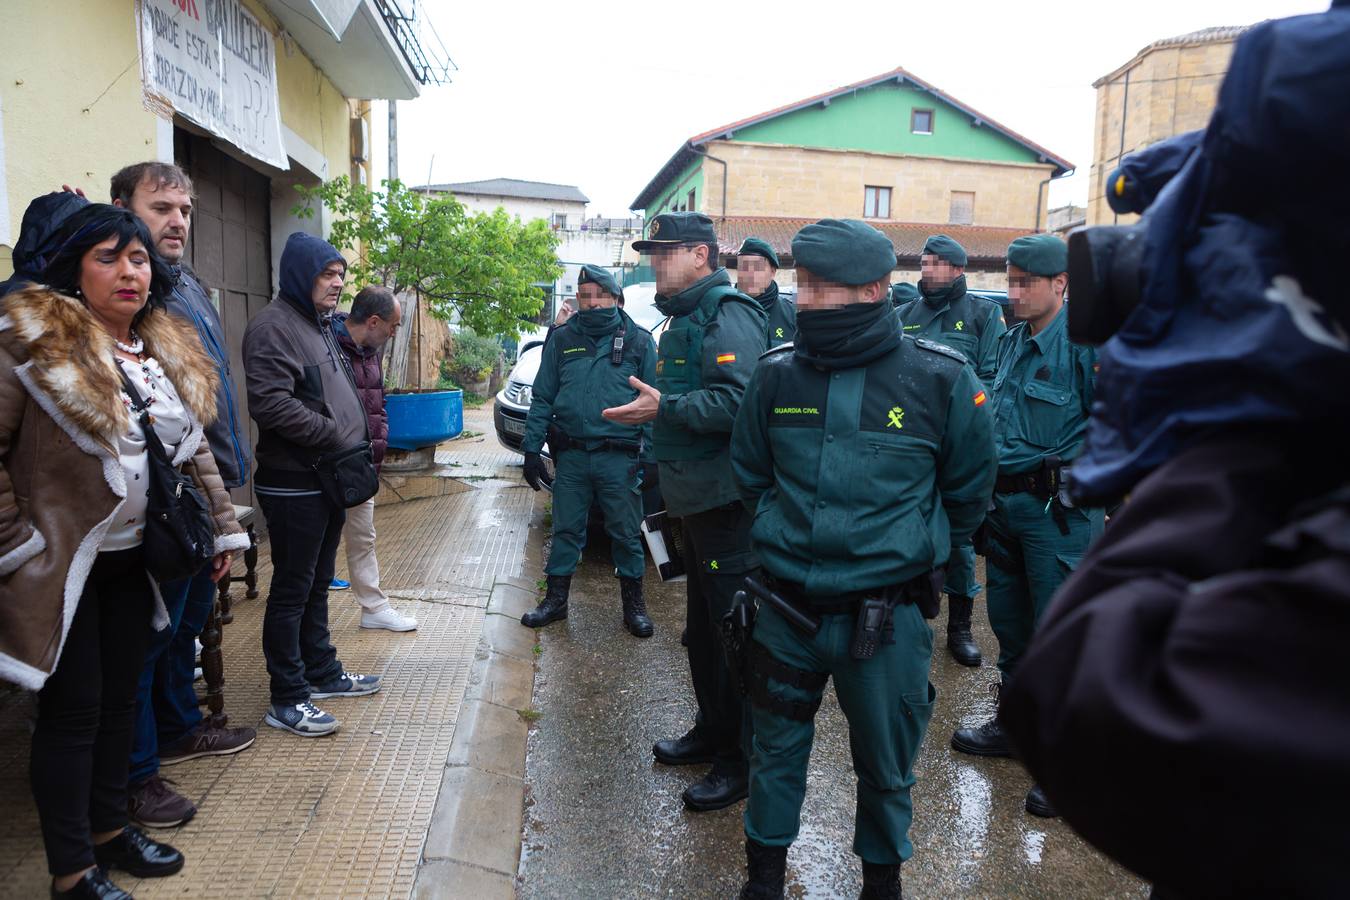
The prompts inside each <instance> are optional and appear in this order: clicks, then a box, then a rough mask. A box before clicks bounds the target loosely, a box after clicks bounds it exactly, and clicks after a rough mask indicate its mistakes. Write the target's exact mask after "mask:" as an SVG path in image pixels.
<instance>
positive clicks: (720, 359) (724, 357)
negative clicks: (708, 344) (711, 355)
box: [717, 353, 736, 366]
mask: <svg viewBox="0 0 1350 900" xmlns="http://www.w3.org/2000/svg"><path fill="white" fill-rule="evenodd" d="M735 361H736V354H735V353H719V354H717V364H718V365H719V366H725V365H726V364H727V363H734V362H735Z"/></svg>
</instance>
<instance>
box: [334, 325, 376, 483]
mask: <svg viewBox="0 0 1350 900" xmlns="http://www.w3.org/2000/svg"><path fill="white" fill-rule="evenodd" d="M333 335H334V336H335V337H336V338H337V342H338V346H339V347H341V348H342V352H343V353H345V354H346V355H347V361H348V362H350V363H351V366H352V376H353V377H354V378H355V379H356V393H357V395H358V396H359V397H360V398H361V406H362V407H363V408H364V409H365V411H366V421H367V422H368V423H369V424H370V449H371V452H372V453H373V454H374V457H375V468H376V469H377V470H378V469H379V468H380V463H382V462H383V461H384V451H385V450H387V449H388V447H389V413H387V412H386V411H385V408H384V370H383V365H384V348H382V347H381V348H376V349H371V348H370V347H362V346H361V345H359V344H357V343H356V341H355V340H354V339H353V338H352V336H351V332H349V331H347V314H346V313H335V314H334V315H333Z"/></svg>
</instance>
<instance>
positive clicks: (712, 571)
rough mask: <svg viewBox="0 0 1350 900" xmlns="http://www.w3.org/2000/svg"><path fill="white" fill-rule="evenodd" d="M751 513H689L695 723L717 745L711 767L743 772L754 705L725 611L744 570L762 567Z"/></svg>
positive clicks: (722, 509)
mask: <svg viewBox="0 0 1350 900" xmlns="http://www.w3.org/2000/svg"><path fill="white" fill-rule="evenodd" d="M751 521H752V516H751V515H750V512H749V511H748V510H747V509H746V508H745V506H744V505H743V504H741V503H739V502H737V503H730V504H728V505H726V506H719V507H717V508H716V509H710V510H706V511H704V512H700V513H695V514H693V515H689V516H685V517H684V518H683V519H682V520H681V522H682V528H683V532H684V542H683V543H684V568H685V571H686V572H687V573H688V576H689V581H688V584H687V588H688V606H687V609H686V615H687V623H688V626H689V676H690V679H691V680H692V681H693V683H694V697H695V699H696V700H697V701H698V717H697V719H695V722H694V728H695V730H696V732H697V733H698V735H699V737H701V738H703V739H704V740H706V741H708V742H710V743H711V744H712V745H713V746H714V747H716V748H717V750H716V752H717V758H716V761H715V762H714V764H713V768H714V769H715V770H717V771H719V772H727V773H744V772H745V771H746V770H747V767H748V765H749V742H750V713H749V710H750V707H749V704H748V703H747V701H746V700H745V698H744V697H742V696H741V694H740V693H739V692H738V691H737V690H736V682H735V679H734V678H733V677H732V674H731V672H730V670H729V669H728V668H727V660H726V655H725V653H724V652H723V650H722V640H721V636H720V629H721V624H722V617H723V616H725V615H726V614H727V612H728V611H729V610H730V609H731V602H732V598H733V597H734V596H735V594H736V592H737V591H739V590H741V589H742V588H743V587H744V584H745V576H746V575H754V574H757V573H758V571H759V563H758V559H757V558H756V557H755V555H754V552H753V551H752V550H751V549H750V524H751Z"/></svg>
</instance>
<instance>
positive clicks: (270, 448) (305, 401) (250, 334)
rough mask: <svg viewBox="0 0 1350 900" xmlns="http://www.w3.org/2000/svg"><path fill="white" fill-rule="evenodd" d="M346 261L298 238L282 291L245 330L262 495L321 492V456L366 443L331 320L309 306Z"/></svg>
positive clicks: (292, 241) (308, 238)
mask: <svg viewBox="0 0 1350 900" xmlns="http://www.w3.org/2000/svg"><path fill="white" fill-rule="evenodd" d="M334 261H343V260H342V254H340V253H338V251H337V250H336V249H335V248H334V247H333V245H331V244H329V243H328V242H327V241H323V240H320V239H319V238H316V237H314V236H312V235H308V234H304V233H303V232H296V233H295V234H292V235H291V236H290V238H289V239H288V240H287V241H286V249H285V250H284V251H282V254H281V290H280V291H279V293H278V295H277V298H276V299H275V300H273V301H272V302H271V303H270V304H268V306H267V308H266V309H264V310H263V311H262V312H260V313H258V315H256V316H254V317H253V319H252V320H251V321H250V322H249V323H248V328H246V329H245V330H244V375H245V378H246V381H247V384H248V405H249V415H250V416H251V417H252V418H253V421H255V422H256V423H257V424H258V445H257V450H256V454H257V460H258V472H257V475H256V476H255V477H254V481H255V484H256V486H257V489H258V490H259V491H262V492H266V489H267V488H269V487H270V488H283V489H292V490H294V489H305V490H317V489H318V480H317V478H316V477H315V475H314V473H313V471H312V470H311V468H310V465H311V463H312V462H313V460H314V458H315V457H316V456H317V455H319V454H321V453H329V452H332V451H334V450H342V449H346V448H348V447H353V446H355V445H357V444H359V443H361V442H362V441H365V440H367V439H368V437H367V431H366V414H365V410H364V409H362V407H361V400H360V398H359V397H358V396H357V392H356V383H355V381H354V379H353V378H352V374H351V369H350V366H349V363H348V362H347V358H346V356H345V354H343V353H342V351H341V350H340V349H338V346H337V341H336V340H335V339H334V337H333V333H332V329H331V327H330V324H329V318H328V316H320V315H319V313H318V311H317V310H316V309H315V308H314V303H313V301H312V300H311V299H310V297H311V294H312V292H313V286H314V279H315V278H317V277H318V276H319V273H320V272H322V271H323V269H324V267H325V266H327V265H328V264H329V263H331V262H334Z"/></svg>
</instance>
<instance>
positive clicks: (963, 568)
mask: <svg viewBox="0 0 1350 900" xmlns="http://www.w3.org/2000/svg"><path fill="white" fill-rule="evenodd" d="M942 590H943V591H944V592H946V594H947V595H948V596H949V597H974V596H976V595H977V594H979V593H980V591H982V590H984V588H982V587H980V583H979V582H978V581H976V580H975V548H974V547H973V546H971V545H970V544H964V545H962V546H960V547H953V548H952V555H951V558H950V559H948V560H947V575H946V580H945V581H944V582H943V585H942Z"/></svg>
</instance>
